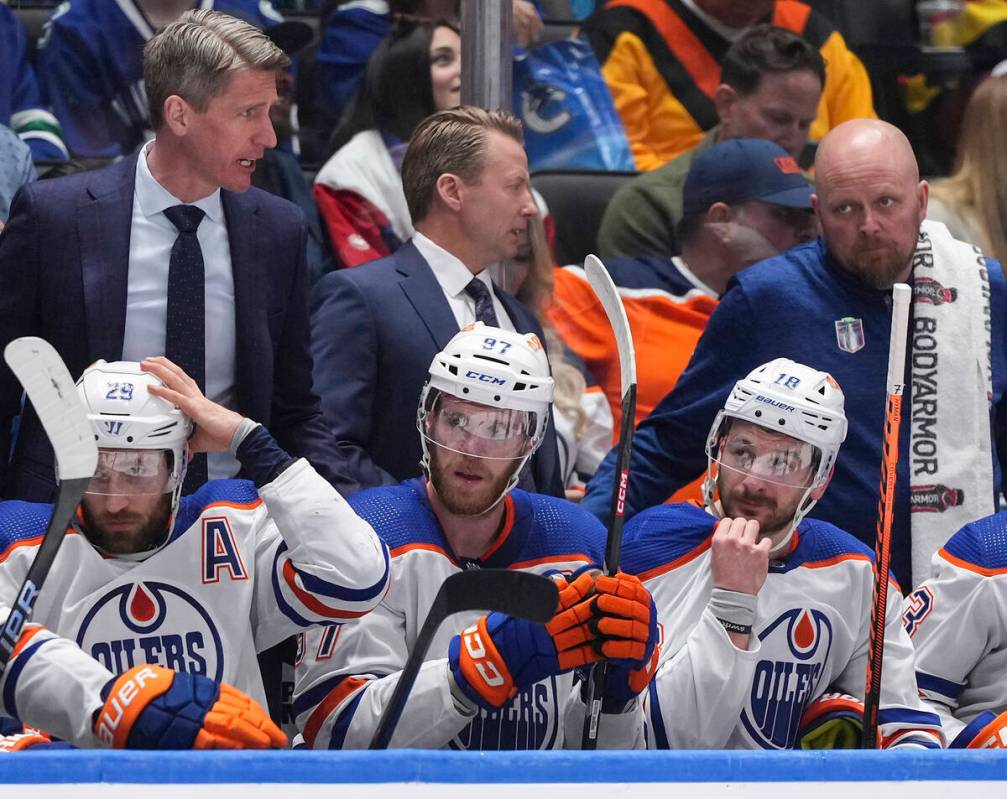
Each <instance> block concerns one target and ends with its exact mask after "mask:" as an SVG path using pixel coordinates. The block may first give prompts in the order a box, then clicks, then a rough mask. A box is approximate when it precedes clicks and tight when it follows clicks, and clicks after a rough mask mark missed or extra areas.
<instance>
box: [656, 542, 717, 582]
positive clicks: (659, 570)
mask: <svg viewBox="0 0 1007 799" xmlns="http://www.w3.org/2000/svg"><path fill="white" fill-rule="evenodd" d="M712 541H713V533H710V537H709V538H707V539H706V540H705V541H704V542H703V543H702V544H700V545H699V546H698V547H696V548H695V549H693V550H690V551H689V552H686V553H685V554H684V555H682V556H681V557H678V558H675V560H673V561H672V562H671V563H665V564H663V565H661V566H656V567H654V568H653V569H647V571H645V572H640V574H638V575H637V577H639V578H640V581H641V582H644V581H646V580H649V579H651V578H652V577H658V576H660V575H662V574H665V573H666V572H670V571H671V570H672V569H677V568H678V567H679V566H684V565H685V564H686V563H688V562H689V561H690V560H694V559H695V558H698V557H699V556H700V555H702V554H703V553H704V552H706V550H708V549H709V548H710V544H711V542H712Z"/></svg>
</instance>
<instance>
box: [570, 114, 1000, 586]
mask: <svg viewBox="0 0 1007 799" xmlns="http://www.w3.org/2000/svg"><path fill="white" fill-rule="evenodd" d="M815 169H816V175H817V194H816V195H815V196H814V197H813V198H812V200H813V204H814V208H815V213H816V215H817V217H818V221H819V226H820V228H821V238H819V239H818V240H817V241H815V242H812V243H810V244H805V245H801V246H798V247H795V248H794V249H792V250H790V251H788V252H786V253H783V254H782V255H778V256H775V257H773V258H770V259H768V260H766V261H763V262H761V263H759V264H756V265H755V266H752V267H751V268H749V269H747V270H745V271H743V272H741V273H739V274H738V275H737V276H736V278H735V280H734V282H733V283H732V284H731V286H729V288H728V291H727V293H726V294H724V296H723V298H722V300H721V302H720V304H719V305H718V307H717V309H716V310H715V311H714V313H713V315H712V317H711V318H710V322H709V324H708V325H707V328H706V331H705V332H704V333H703V336H702V338H700V340H699V344H698V345H697V348H696V352H695V355H694V356H693V358H692V361H691V362H690V364H689V366H688V368H687V369H686V371H685V372H684V373H683V374H682V376H681V377H680V378H679V381H678V383H677V385H676V386H675V388H674V390H673V391H672V392H671V393H670V394H668V396H666V397H665V398H664V400H662V402H661V403H660V404H659V405H658V406H657V408H656V409H655V410H654V412H653V413H652V414H651V415H650V417H648V418H647V419H646V420H644V422H642V423H641V424H640V426H639V428H638V429H637V432H636V434H635V436H634V439H633V461H632V467H631V470H630V473H631V475H632V477H631V480H630V488H629V501H628V508H627V514H630V515H631V514H633V513H636V512H637V511H640V510H643V509H644V508H647V507H650V506H652V505H655V504H657V503H660V502H662V501H664V499H665V498H667V497H668V496H670V495H671V494H672V493H673V492H674V491H676V490H677V489H678V488H680V487H681V486H683V485H685V484H687V483H689V482H690V481H692V480H693V479H695V478H696V477H697V476H698V475H699V474H701V473H702V471H703V470H704V469H705V467H706V454H705V443H706V441H705V435H706V431H707V430H709V429H710V426H711V424H712V422H713V418H714V416H715V415H716V413H717V410H718V409H719V408H720V407H722V405H723V403H724V400H725V398H726V397H727V394H728V392H729V390H730V387H731V386H732V385H733V383H734V381H736V380H738V379H739V378H741V377H743V376H744V375H746V374H747V373H748V372H749V371H751V370H752V369H753V368H754V367H755V366H757V365H758V364H760V363H763V362H766V361H769V360H771V359H773V358H777V357H785V358H791V359H792V360H795V361H797V362H798V363H805V364H808V365H809V366H812V367H813V368H815V369H820V370H822V371H825V372H828V373H830V374H832V375H833V376H834V377H835V378H836V380H837V381H838V382H839V384H840V385H841V386H842V388H843V391H844V392H845V394H846V401H847V407H846V413H847V418H848V419H849V435H848V438H847V440H846V444H845V445H844V447H843V452H842V454H841V455H840V457H839V460H838V462H837V464H836V467H835V475H834V477H833V480H832V483H831V488H830V491H829V492H828V494H827V495H826V496H825V497H824V498H823V499H822V501H821V502H819V504H818V505H817V506H816V507H815V509H814V511H813V512H812V514H811V515H812V516H814V517H816V518H820V519H823V520H825V521H829V522H832V523H833V524H836V525H837V526H839V527H842V528H844V529H846V530H848V531H849V532H851V533H853V534H854V535H856V536H857V537H858V538H860V539H861V540H862V541H864V542H865V543H866V544H868V545H869V546H873V543H874V531H875V521H876V511H877V502H878V486H879V484H880V476H881V475H880V465H881V440H882V432H883V424H884V414H885V404H886V386H885V376H886V374H887V363H888V346H889V336H890V325H891V287H892V285H893V283H895V282H899V281H903V282H911V283H913V285H914V296H915V303H914V311H913V317H914V318H913V322H912V323H911V331H912V332H913V334H914V335H912V336H911V342H910V345H911V346H910V358H909V361H910V363H913V362H915V363H916V365H917V367H918V368H917V369H915V370H913V372H912V374H911V378H912V379H909V377H910V375H909V374H908V373H907V383H908V387H907V391H906V395H907V396H906V399H904V400H903V408H904V409H905V411H904V413H905V414H906V417H907V419H909V420H908V421H906V422H905V423H903V424H902V426H901V430H900V451H901V452H902V458H901V459H900V462H899V475H898V482H897V486H896V496H895V516H894V526H893V535H892V541H893V552H892V567H893V570H894V571H895V574H896V577H897V578H898V580H899V582H900V583H901V584H902V585H903V586H909V585H914V584H916V583H917V582H919V580H920V579H922V577H923V576H925V575H922V574H918V575H916V580H914V579H913V575H912V571H913V567H912V565H911V564H912V563H916V562H919V563H925V562H927V561H928V559H929V555H932V554H933V551H935V550H936V549H937V547H938V546H940V544H941V543H943V541H942V540H941V541H937V538H940V537H941V536H942V535H943V538H944V539H946V538H947V537H949V536H950V535H951V534H952V533H953V532H954V531H955V530H956V529H958V526H960V525H959V524H957V518H956V515H957V514H959V513H976V514H977V515H981V509H982V508H985V507H995V504H996V497H997V496H998V494H999V491H1000V469H999V464H1000V463H1001V462H1002V457H999V458H998V457H997V448H996V446H995V441H996V436H995V435H994V434H993V433H992V432H991V423H992V424H993V425H995V426H993V428H992V429H993V430H999V429H1000V428H1001V426H1002V422H1003V421H1004V420H1007V416H1005V413H1004V412H1005V411H1007V404H1005V402H1004V395H1005V388H1007V366H1005V361H1004V353H1005V350H1007V347H1005V343H1007V342H1005V340H1004V339H1005V335H1007V329H1005V324H1004V314H1003V307H1004V302H1005V300H1007V286H1005V283H1004V278H1003V274H1002V272H1001V269H1000V265H999V263H998V262H996V261H992V260H990V261H988V262H987V261H985V260H984V259H981V258H979V257H978V256H977V255H976V253H975V252H974V251H973V249H972V248H971V247H969V246H967V245H963V244H962V243H961V242H955V240H954V239H951V238H950V235H949V234H948V233H947V230H946V229H945V228H944V227H943V226H940V225H937V226H935V225H934V224H933V223H930V222H928V223H926V225H925V226H924V228H923V230H922V233H923V234H924V235H923V236H921V224H922V223H923V220H924V219H925V217H926V207H927V193H928V188H927V184H926V182H925V181H922V180H920V177H919V171H918V168H917V165H916V160H915V158H914V156H913V152H912V148H911V146H910V145H909V142H908V141H907V140H906V138H905V136H904V135H903V134H902V133H901V131H899V130H898V129H897V128H895V127H893V126H891V125H889V124H887V123H885V122H881V121H878V120H853V121H850V122H846V123H844V124H842V125H839V126H838V127H836V128H835V129H834V130H833V131H832V132H830V133H829V134H828V135H827V136H826V137H825V138H824V139H823V140H822V143H821V145H820V146H819V149H818V154H817V158H816V162H815ZM917 248H918V250H917ZM938 252H940V253H942V255H941V256H940V257H937V253H938ZM944 253H951V254H950V255H943V254H944ZM987 267H988V268H987ZM949 272H951V273H953V274H952V275H951V277H950V281H949V278H948V277H947V275H948V273H949ZM939 275H944V277H939ZM941 315H943V316H941ZM944 317H947V318H944ZM973 322H974V323H975V324H976V325H977V328H976V329H975V330H972V329H971V328H968V325H969V324H972V323H973ZM973 340H974V341H973ZM973 344H974V346H972V345H973ZM914 345H915V348H914ZM965 345H969V347H970V348H971V349H974V350H975V352H974V353H972V354H973V355H974V356H975V357H974V358H969V357H959V355H958V353H957V352H955V351H953V350H952V348H953V347H954V348H958V347H961V346H965ZM944 353H947V354H946V357H944V358H942V359H939V356H940V355H943V354H944ZM938 366H939V367H940V368H937V367H938ZM980 373H982V375H981V379H980V378H979V377H978V375H979V374H980ZM987 378H988V379H987ZM938 382H939V383H940V385H937V383H938ZM987 395H988V397H989V399H988V400H987ZM987 409H989V410H988V415H987ZM966 422H967V423H969V424H970V425H971V427H969V428H968V429H967V431H966V429H965V428H964V427H963V428H961V429H958V428H956V427H955V425H956V424H958V423H961V424H962V425H965V423H966ZM931 439H933V440H931ZM931 450H933V451H931ZM1003 454H1007V451H1005V452H1004V453H1003ZM951 466H954V467H956V469H957V471H955V473H954V475H953V477H945V476H944V475H945V470H946V468H949V467H951ZM959 467H960V468H959ZM613 469H614V452H613V453H609V455H608V457H606V459H605V461H604V462H603V463H602V465H601V467H600V468H599V469H598V471H597V473H596V474H595V477H594V479H593V480H592V481H591V483H590V485H589V486H588V492H587V496H586V497H585V499H584V500H583V503H584V505H585V506H586V507H587V508H588V510H590V511H592V512H593V513H595V514H596V515H598V516H599V517H601V518H603V519H604V518H605V517H606V516H607V514H608V512H609V492H610V490H611V486H612V474H613ZM942 480H944V481H945V482H941V481H942ZM755 501H762V500H759V499H758V498H756V500H755ZM770 501H771V500H769V499H768V498H767V499H765V502H770ZM973 502H975V503H976V504H974V505H973V504H971V503H973ZM911 508H912V509H914V510H917V511H926V513H914V514H913V517H914V520H913V521H912V522H910V510H911ZM918 517H927V519H928V520H930V521H931V522H932V525H931V527H932V529H931V530H930V531H928V533H927V535H928V536H929V538H925V539H922V540H924V541H925V542H926V543H925V545H918V546H917V549H920V551H919V552H914V551H913V547H912V546H911V544H910V530H912V531H913V535H914V536H917V532H916V528H917V522H918ZM972 518H976V517H975V516H973V517H972ZM941 530H946V533H941V532H940V531H941ZM917 537H920V536H917ZM931 539H932V540H931ZM926 549H929V550H930V551H929V554H927V553H926V552H925V550H926Z"/></svg>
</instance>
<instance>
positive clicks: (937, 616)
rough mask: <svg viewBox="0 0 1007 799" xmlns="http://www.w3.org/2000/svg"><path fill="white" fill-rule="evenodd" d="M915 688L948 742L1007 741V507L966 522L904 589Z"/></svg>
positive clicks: (983, 745)
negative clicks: (924, 573)
mask: <svg viewBox="0 0 1007 799" xmlns="http://www.w3.org/2000/svg"><path fill="white" fill-rule="evenodd" d="M902 620H903V622H904V624H905V627H906V631H907V632H908V633H909V636H910V637H911V638H912V640H913V644H914V645H915V647H916V682H917V683H918V684H919V688H920V695H921V696H922V697H923V701H924V702H926V704H927V705H929V706H930V707H931V708H933V710H934V712H935V713H937V714H938V715H939V716H940V717H941V723H942V724H943V725H944V732H945V734H946V735H947V738H948V740H949V741H950V742H951V743H950V744H949V746H950V747H951V748H955V749H958V748H968V749H1007V513H1005V512H1000V513H995V514H993V515H992V516H987V517H985V518H983V519H979V520H977V521H974V522H971V523H970V524H967V525H965V526H964V527H963V528H962V529H961V530H959V531H958V532H957V533H955V534H954V535H953V536H952V537H951V538H950V540H948V542H947V543H946V544H945V545H944V546H943V547H941V549H939V550H938V551H937V553H936V554H935V555H934V557H933V560H932V561H931V565H930V578H929V579H927V580H926V581H924V582H923V583H922V584H921V585H920V586H919V587H918V588H917V589H916V590H915V591H913V592H912V593H911V594H910V595H909V596H908V597H906V602H905V607H904V609H903V614H902Z"/></svg>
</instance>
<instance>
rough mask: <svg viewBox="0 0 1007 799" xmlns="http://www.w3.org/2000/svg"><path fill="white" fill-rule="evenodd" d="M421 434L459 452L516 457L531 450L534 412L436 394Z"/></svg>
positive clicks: (439, 444) (483, 456)
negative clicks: (497, 406)
mask: <svg viewBox="0 0 1007 799" xmlns="http://www.w3.org/2000/svg"><path fill="white" fill-rule="evenodd" d="M421 433H422V435H423V437H424V438H426V440H427V441H428V442H430V443H431V444H436V445H437V446H439V447H442V448H443V449H447V450H450V451H451V452H457V453H459V454H461V455H470V456H472V457H476V458H490V459H493V460H518V459H520V458H523V457H524V456H525V455H527V454H528V453H529V452H530V451H531V448H532V444H533V440H534V435H535V414H534V413H532V412H530V411H516V410H512V409H510V408H492V407H490V406H487V405H481V404H479V403H474V402H467V401H465V400H460V399H456V398H454V397H451V396H448V395H446V394H439V395H438V396H437V397H436V398H434V400H433V407H432V408H431V409H430V410H429V411H428V412H427V414H426V417H425V418H424V420H423V424H422V430H421Z"/></svg>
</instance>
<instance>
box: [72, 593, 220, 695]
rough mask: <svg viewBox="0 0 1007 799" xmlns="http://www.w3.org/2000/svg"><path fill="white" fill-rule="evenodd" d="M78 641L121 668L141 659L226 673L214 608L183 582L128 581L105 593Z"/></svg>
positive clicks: (216, 675)
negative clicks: (190, 591)
mask: <svg viewBox="0 0 1007 799" xmlns="http://www.w3.org/2000/svg"><path fill="white" fill-rule="evenodd" d="M77 645H78V646H79V647H80V648H81V649H83V650H84V651H85V652H87V653H88V654H89V655H91V657H93V658H94V659H95V660H97V661H98V662H99V663H101V664H102V665H103V666H105V668H107V669H108V670H109V671H111V672H113V673H115V674H121V673H122V672H124V671H127V670H128V669H131V668H132V667H133V666H136V665H138V664H141V663H156V664H158V665H161V666H165V667H167V668H169V669H174V670H175V671H185V672H191V673H194V674H203V675H205V676H207V677H210V678H211V679H214V680H217V681H219V680H221V679H222V678H223V669H224V657H223V655H224V649H223V645H222V643H221V639H220V633H219V632H218V631H217V626H216V624H215V623H214V621H213V619H212V617H211V616H210V614H209V613H208V612H207V611H206V609H205V608H204V607H203V606H202V605H201V604H200V603H199V601H198V600H197V599H195V598H194V597H193V596H192V595H191V594H189V593H188V591H186V590H185V589H183V588H180V587H179V586H176V585H172V584H170V583H166V582H160V581H154V580H147V581H142V582H141V581H138V582H132V581H130V582H126V583H124V584H120V585H118V586H117V587H115V588H113V589H111V590H110V591H108V592H107V593H106V594H104V595H103V596H102V597H100V598H99V599H98V600H97V601H96V602H95V603H94V606H93V607H92V608H91V610H90V611H88V613H87V615H86V616H85V617H84V620H83V622H82V623H81V625H80V629H79V630H78V632H77Z"/></svg>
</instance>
